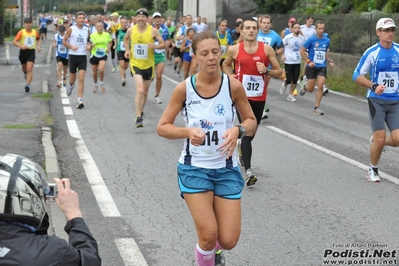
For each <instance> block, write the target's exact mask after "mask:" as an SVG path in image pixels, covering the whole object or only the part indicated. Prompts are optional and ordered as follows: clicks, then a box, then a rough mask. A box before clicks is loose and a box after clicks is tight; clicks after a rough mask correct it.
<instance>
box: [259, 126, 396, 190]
mask: <svg viewBox="0 0 399 266" xmlns="http://www.w3.org/2000/svg"><path fill="white" fill-rule="evenodd" d="M265 127H266V128H268V129H270V130H273V131H274V132H276V133H279V134H281V135H283V136H286V137H289V138H291V139H293V140H295V141H297V142H300V143H302V144H305V145H306V146H309V147H311V148H313V149H315V150H318V151H321V152H323V153H325V154H328V155H330V156H332V157H335V158H337V159H339V160H341V161H343V162H345V163H348V164H351V165H353V166H356V167H358V168H360V169H362V170H365V171H367V170H368V169H369V166H368V165H365V164H362V163H359V162H358V161H355V160H353V159H351V158H349V157H346V156H344V155H341V154H339V153H336V152H334V151H331V150H329V149H326V148H323V147H322V146H319V145H317V144H315V143H312V142H310V141H307V140H305V139H302V138H300V137H298V136H295V135H293V134H291V133H288V132H286V131H284V130H281V129H279V128H277V127H274V126H265ZM378 172H379V173H380V177H381V178H382V179H386V180H388V181H390V182H392V183H394V184H396V185H399V179H398V178H396V177H393V176H391V175H388V174H387V173H384V172H381V171H378Z"/></svg>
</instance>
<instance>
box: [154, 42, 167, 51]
mask: <svg viewBox="0 0 399 266" xmlns="http://www.w3.org/2000/svg"><path fill="white" fill-rule="evenodd" d="M154 44H155V45H158V44H159V42H158V41H155V42H154ZM164 52H165V49H154V53H156V54H163V53H164Z"/></svg>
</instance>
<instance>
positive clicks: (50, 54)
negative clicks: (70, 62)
mask: <svg viewBox="0 0 399 266" xmlns="http://www.w3.org/2000/svg"><path fill="white" fill-rule="evenodd" d="M53 38H54V36H53ZM53 38H51V43H50V47H49V49H48V52H47V57H46V64H50V62H51V58H52V53H53V41H52V40H53Z"/></svg>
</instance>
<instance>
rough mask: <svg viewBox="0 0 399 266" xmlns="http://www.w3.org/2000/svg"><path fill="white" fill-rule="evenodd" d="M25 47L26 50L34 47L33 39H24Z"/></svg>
mask: <svg viewBox="0 0 399 266" xmlns="http://www.w3.org/2000/svg"><path fill="white" fill-rule="evenodd" d="M25 45H26V47H28V48H30V47H32V46H34V45H35V38H34V37H25Z"/></svg>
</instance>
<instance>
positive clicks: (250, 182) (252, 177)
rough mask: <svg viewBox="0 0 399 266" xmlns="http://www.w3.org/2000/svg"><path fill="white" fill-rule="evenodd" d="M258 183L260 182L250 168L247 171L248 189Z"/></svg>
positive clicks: (246, 181)
mask: <svg viewBox="0 0 399 266" xmlns="http://www.w3.org/2000/svg"><path fill="white" fill-rule="evenodd" d="M256 181H258V179H257V178H256V176H255V175H254V174H253V173H252V169H251V168H249V169H248V170H247V171H245V184H247V186H248V187H249V186H253V185H255V183H256Z"/></svg>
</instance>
